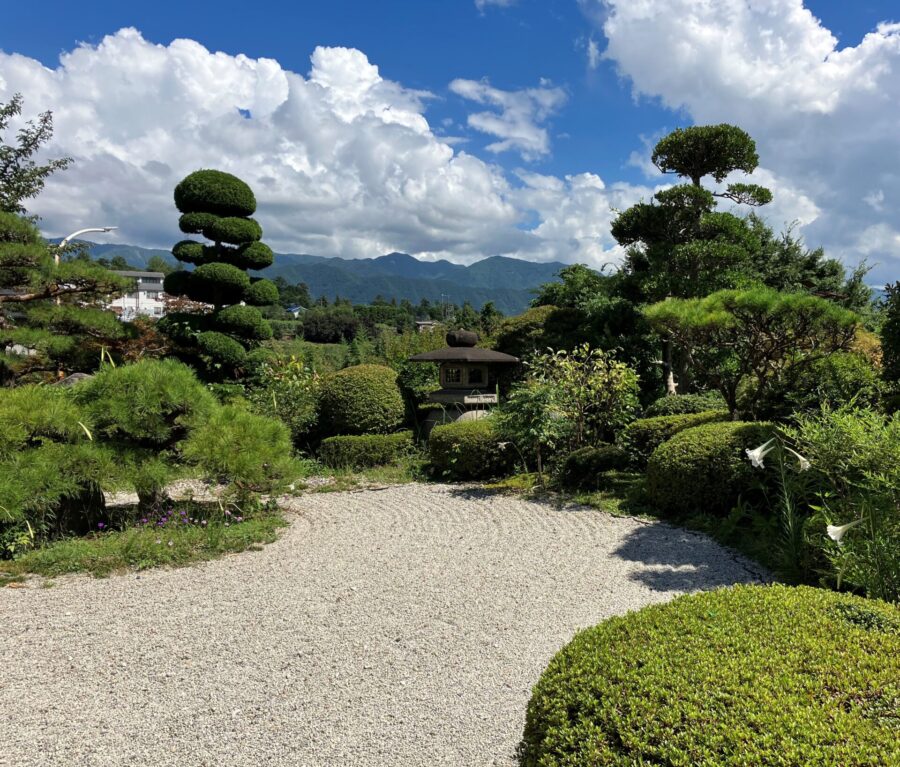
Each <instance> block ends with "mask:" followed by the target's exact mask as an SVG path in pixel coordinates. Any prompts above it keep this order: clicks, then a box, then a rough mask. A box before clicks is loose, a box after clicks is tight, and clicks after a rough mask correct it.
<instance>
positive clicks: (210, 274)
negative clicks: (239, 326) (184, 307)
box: [188, 261, 250, 306]
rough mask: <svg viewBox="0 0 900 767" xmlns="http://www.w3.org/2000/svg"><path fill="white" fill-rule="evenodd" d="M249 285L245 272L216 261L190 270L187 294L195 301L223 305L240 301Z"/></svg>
mask: <svg viewBox="0 0 900 767" xmlns="http://www.w3.org/2000/svg"><path fill="white" fill-rule="evenodd" d="M249 287H250V278H249V277H248V276H247V273H246V272H243V271H241V270H240V269H238V268H237V267H236V266H232V265H231V264H224V263H222V262H219V261H216V262H214V263H211V264H201V265H200V266H198V267H197V268H196V269H194V271H193V272H191V279H190V282H189V283H188V289H189V292H188V296H189V297H190V298H193V299H194V300H195V301H202V302H203V303H206V304H215V305H216V306H223V305H224V304H236V303H238V302H239V301H241V299H243V297H244V292H245V291H246V290H248V289H249Z"/></svg>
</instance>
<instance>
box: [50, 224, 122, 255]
mask: <svg viewBox="0 0 900 767" xmlns="http://www.w3.org/2000/svg"><path fill="white" fill-rule="evenodd" d="M118 228H119V227H117V226H89V227H88V228H87V229H79V230H78V231H77V232H72V234H70V235H67V236H65V237H63V238H62V241H61V242H60V243H59V245H58V246H57V248H56V256H55V259H54V260H55V261H56V263H57V264H59V254H60V253H61V252H62V249H63V248H65V247H66V245H68V244H69V241H70V240H74V239H75V238H76V237H78V235H80V234H87V233H88V232H111V231H113V230H114V229H118Z"/></svg>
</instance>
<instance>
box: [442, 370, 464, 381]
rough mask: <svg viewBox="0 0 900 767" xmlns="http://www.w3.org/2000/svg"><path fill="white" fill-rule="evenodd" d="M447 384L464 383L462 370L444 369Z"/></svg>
mask: <svg viewBox="0 0 900 767" xmlns="http://www.w3.org/2000/svg"><path fill="white" fill-rule="evenodd" d="M444 383H445V384H460V383H462V368H444Z"/></svg>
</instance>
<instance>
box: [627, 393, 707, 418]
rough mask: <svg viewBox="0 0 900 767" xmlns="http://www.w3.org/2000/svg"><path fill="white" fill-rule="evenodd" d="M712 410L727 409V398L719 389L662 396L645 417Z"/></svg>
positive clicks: (649, 408) (646, 411)
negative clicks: (723, 396)
mask: <svg viewBox="0 0 900 767" xmlns="http://www.w3.org/2000/svg"><path fill="white" fill-rule="evenodd" d="M711 410H725V400H724V399H723V398H722V395H721V394H719V392H717V391H710V392H704V393H703V394H672V395H669V396H666V397H660V398H659V399H658V400H656V402H654V403H653V404H652V405H650V406H648V407H647V409H646V410H645V411H644V417H645V418H655V417H656V416H660V415H690V414H692V413H708V412H710V411H711Z"/></svg>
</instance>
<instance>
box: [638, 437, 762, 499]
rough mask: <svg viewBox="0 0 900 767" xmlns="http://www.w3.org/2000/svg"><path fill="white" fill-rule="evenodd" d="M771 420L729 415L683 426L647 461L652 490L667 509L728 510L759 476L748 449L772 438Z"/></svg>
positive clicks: (648, 489) (649, 485)
mask: <svg viewBox="0 0 900 767" xmlns="http://www.w3.org/2000/svg"><path fill="white" fill-rule="evenodd" d="M774 433H775V427H774V426H773V425H772V424H771V423H765V422H758V423H745V422H743V421H727V422H724V423H707V424H704V425H702V426H695V427H694V428H691V429H685V430H684V431H681V432H679V433H678V434H676V435H675V436H674V437H672V438H671V439H670V440H668V441H666V442H664V443H663V444H661V445H660V446H659V447H658V448H656V450H654V451H653V454H652V455H651V456H650V460H649V461H648V463H647V491H648V493H649V497H650V500H651V502H652V503H653V505H654V506H656V507H657V508H658V509H660V510H661V511H665V512H669V513H674V514H681V513H690V512H694V511H700V512H704V513H707V514H727V513H728V512H729V511H730V510H731V509H732V508H733V507H734V504H735V503H736V502H737V500H738V496H740V495H742V494H745V493H747V492H748V491H750V490H752V489H753V488H754V487H755V486H756V485H757V483H758V481H759V476H760V474H759V472H755V471H754V469H753V467H752V465H751V463H750V460H749V459H748V458H747V454H746V452H745V451H746V450H747V449H748V448H749V449H752V448H755V447H757V446H759V445H761V444H762V443H763V442H766V441H767V440H769V439H771V438H772V436H773V435H774Z"/></svg>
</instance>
